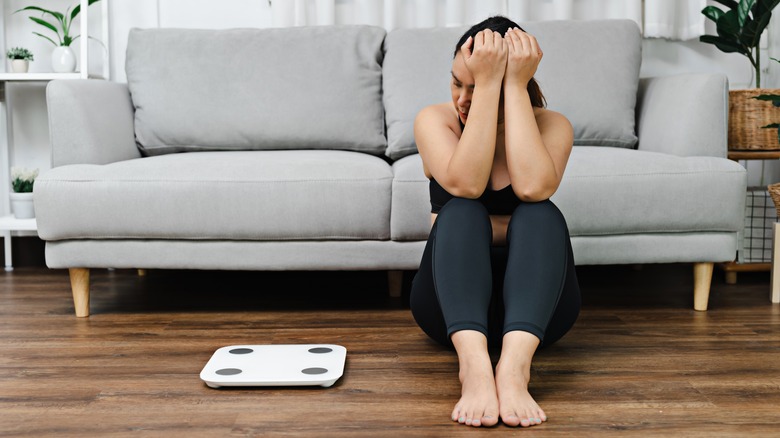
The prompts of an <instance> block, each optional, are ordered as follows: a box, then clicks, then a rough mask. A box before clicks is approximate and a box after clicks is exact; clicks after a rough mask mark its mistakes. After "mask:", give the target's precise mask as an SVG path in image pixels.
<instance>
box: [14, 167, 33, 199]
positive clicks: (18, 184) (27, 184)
mask: <svg viewBox="0 0 780 438" xmlns="http://www.w3.org/2000/svg"><path fill="white" fill-rule="evenodd" d="M37 177H38V169H27V168H24V167H16V166H14V167H12V168H11V187H12V188H13V191H14V193H32V191H33V184H34V183H35V178H37Z"/></svg>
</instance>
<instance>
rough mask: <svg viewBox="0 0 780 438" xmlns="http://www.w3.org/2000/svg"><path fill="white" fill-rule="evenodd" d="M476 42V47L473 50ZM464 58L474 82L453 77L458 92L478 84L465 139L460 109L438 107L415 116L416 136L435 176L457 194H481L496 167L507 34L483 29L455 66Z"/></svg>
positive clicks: (430, 171)
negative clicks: (503, 35) (459, 129)
mask: <svg viewBox="0 0 780 438" xmlns="http://www.w3.org/2000/svg"><path fill="white" fill-rule="evenodd" d="M472 45H473V47H474V50H473V51H471V50H469V46H472ZM458 62H463V63H465V66H466V68H467V70H464V72H467V73H468V74H469V75H470V76H472V77H473V80H474V83H473V84H469V83H467V82H466V80H464V79H463V78H457V79H456V78H453V81H454V82H453V87H455V90H454V91H453V93H456V92H457V93H471V90H470V89H469V88H468V87H470V86H471V85H473V95H471V96H470V97H471V98H470V106H469V108H468V123H466V127H465V128H464V129H463V132H462V133H461V135H460V137H459V136H458V133H457V132H456V130H458V128H457V125H456V124H455V120H457V118H458V117H459V115H458V114H457V112H456V111H457V110H456V109H454V108H451V109H447V108H446V106H442V105H434V106H430V107H426V108H424V109H423V110H422V111H420V113H419V114H418V115H417V117H416V118H415V122H414V136H415V141H416V143H417V149H418V151H419V152H420V156H421V158H422V160H423V163H424V164H425V170H426V173H428V174H429V176H433V178H435V179H436V181H438V183H439V184H440V185H441V186H442V187H443V188H444V189H445V190H447V191H448V192H449V193H451V194H452V195H454V196H458V197H464V198H478V197H479V196H480V195H481V194H482V192H484V190H485V187H487V184H488V181H489V179H490V172H491V170H492V167H493V156H494V154H495V144H496V126H497V121H498V103H499V99H500V95H501V81H502V79H503V76H504V71H505V69H506V46H505V45H504V42H503V38H501V36H500V35H499V34H497V33H494V32H491V31H490V30H484V31H482V32H480V33H479V34H477V36H476V38H474V39H473V41H472V40H468V41H466V43H465V44H464V45H463V47H461V53H460V54H459V55H458V56H457V57H456V59H455V60H454V61H453V64H454V65H453V70H455V68H456V66H455V63H458ZM454 76H455V75H454ZM461 81H463V82H461ZM458 86H459V87H462V88H458ZM466 98H468V95H467V97H466Z"/></svg>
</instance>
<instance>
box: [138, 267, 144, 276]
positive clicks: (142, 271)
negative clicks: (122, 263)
mask: <svg viewBox="0 0 780 438" xmlns="http://www.w3.org/2000/svg"><path fill="white" fill-rule="evenodd" d="M138 276H139V277H146V269H139V270H138Z"/></svg>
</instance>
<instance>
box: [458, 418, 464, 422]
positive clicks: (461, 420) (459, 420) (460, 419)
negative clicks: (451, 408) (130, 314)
mask: <svg viewBox="0 0 780 438" xmlns="http://www.w3.org/2000/svg"><path fill="white" fill-rule="evenodd" d="M464 421H466V419H465V418H463V417H460V418H458V422H460V423H463V422H464Z"/></svg>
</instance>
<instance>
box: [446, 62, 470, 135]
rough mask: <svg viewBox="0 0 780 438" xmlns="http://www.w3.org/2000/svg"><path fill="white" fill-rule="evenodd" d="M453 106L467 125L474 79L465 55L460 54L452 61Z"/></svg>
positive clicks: (451, 86)
mask: <svg viewBox="0 0 780 438" xmlns="http://www.w3.org/2000/svg"><path fill="white" fill-rule="evenodd" d="M450 91H451V92H452V104H453V105H454V106H455V111H457V112H458V117H460V121H461V122H462V123H464V124H465V123H466V119H468V116H469V109H471V96H472V95H474V77H473V76H471V72H469V69H468V67H466V63H465V61H464V60H463V55H462V54H460V53H458V54H457V55H456V56H455V59H453V60H452V79H451V81H450Z"/></svg>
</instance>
